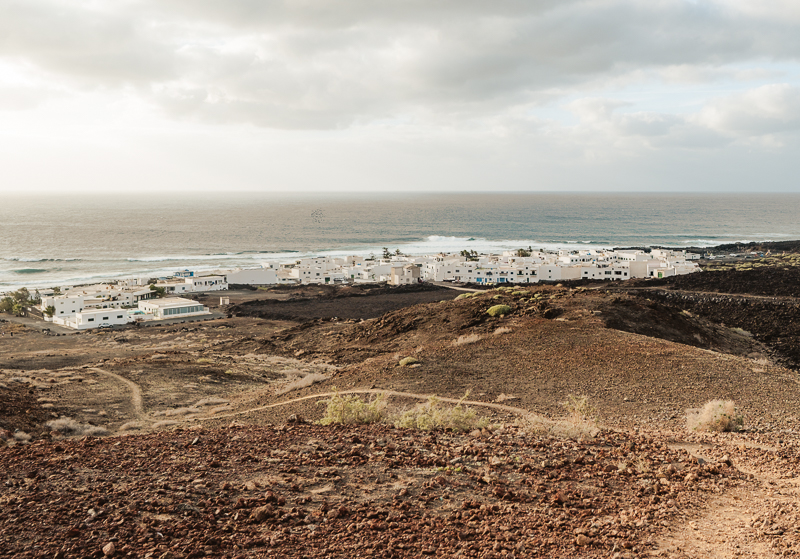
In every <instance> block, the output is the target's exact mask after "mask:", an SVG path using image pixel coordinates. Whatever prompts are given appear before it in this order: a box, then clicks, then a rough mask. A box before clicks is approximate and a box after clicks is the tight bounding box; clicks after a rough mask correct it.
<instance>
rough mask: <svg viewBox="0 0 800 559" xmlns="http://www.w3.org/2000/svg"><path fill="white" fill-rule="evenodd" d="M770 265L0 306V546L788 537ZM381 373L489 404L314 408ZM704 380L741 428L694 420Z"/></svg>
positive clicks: (283, 546) (396, 398)
mask: <svg viewBox="0 0 800 559" xmlns="http://www.w3.org/2000/svg"><path fill="white" fill-rule="evenodd" d="M780 268H781V269H780V270H779V269H777V268H775V269H773V273H772V274H770V273H769V269H768V268H763V267H762V268H758V269H754V270H740V271H736V270H731V271H726V272H717V273H713V274H711V273H709V274H697V275H694V276H684V277H680V278H669V279H668V280H664V281H661V282H659V283H656V282H638V283H637V282H628V283H625V284H613V285H612V284H574V285H570V284H565V285H535V286H528V287H524V288H521V287H517V288H514V289H507V290H489V291H477V292H473V291H464V290H461V291H458V290H447V289H443V288H438V287H434V286H424V287H419V286H413V288H412V289H409V288H406V289H403V290H391V289H387V288H385V287H376V288H366V289H352V288H351V289H344V290H342V289H337V288H334V287H329V286H324V287H320V288H317V287H304V288H300V289H297V290H290V289H286V288H279V289H274V290H269V291H249V292H246V291H245V292H240V293H238V294H232V301H233V302H234V305H233V306H231V307H229V308H228V309H226V310H227V312H228V314H229V318H223V319H221V320H215V321H211V322H198V323H191V322H187V323H185V324H176V325H170V326H161V327H152V328H130V329H126V330H114V331H97V332H91V333H82V334H75V335H68V336H58V337H54V336H47V335H45V334H44V333H42V332H39V331H37V330H35V329H31V328H27V327H25V326H23V325H20V324H9V323H4V324H3V325H2V327H3V329H4V330H6V331H9V332H10V331H11V330H13V331H14V336H13V338H12V337H11V336H4V337H2V338H0V401H1V402H2V406H0V484H2V485H0V505H2V509H0V510H2V512H3V514H2V515H0V557H63V558H67V557H159V558H169V557H173V558H188V557H206V556H208V557H229V558H233V557H344V556H348V557H358V556H363V557H375V556H381V557H383V556H385V557H419V556H423V555H429V556H436V557H456V556H458V557H648V556H662V557H681V558H682V557H698V558H699V557H779V556H796V555H798V554H800V506H799V505H798V503H799V500H798V483H797V480H798V475H797V469H798V464H800V456H798V453H800V437H798V432H799V431H798V429H800V398H798V397H797V396H798V384H800V383H799V379H798V370H797V369H798V366H797V364H798V361H797V355H798V353H797V348H798V339H797V332H796V327H797V316H796V311H797V301H796V299H795V297H796V294H795V293H794V291H792V290H793V289H794V288H795V287H796V276H794V275H791V274H792V273H793V271H792V270H790V269H789V268H790V267H789V266H781V267H780ZM793 282H794V285H793ZM458 295H462V296H461V297H460V298H457V296H458ZM464 295H468V296H466V297H465V296H464ZM498 304H502V305H506V306H507V307H508V310H507V311H506V312H505V313H504V314H503V315H502V316H494V317H493V316H490V315H489V314H487V312H486V311H487V309H488V308H490V307H491V306H494V305H498ZM348 309H350V314H348ZM408 357H413V361H412V360H408V361H405V363H407V365H406V366H400V364H399V363H400V361H401V360H402V359H404V358H408ZM381 393H382V394H384V395H385V396H387V401H388V412H389V413H390V414H394V416H397V414H402V413H403V411H404V410H409V409H412V408H413V407H414V406H415V405H416V404H417V403H418V402H424V401H425V400H426V399H427V397H428V396H429V395H433V394H435V395H437V396H438V397H439V398H440V400H441V401H442V402H444V404H445V405H451V404H452V403H453V402H457V401H459V400H460V401H462V405H463V406H467V407H468V408H470V409H472V410H474V411H475V413H476V414H477V415H478V416H483V417H485V418H486V421H485V422H484V423H483V424H485V425H486V426H484V427H480V426H476V427H475V428H471V429H469V430H467V431H466V432H456V431H454V430H452V429H437V430H434V431H425V430H419V429H408V428H400V427H396V426H394V425H393V424H392V422H391V421H389V422H388V423H387V424H381V425H366V426H365V425H346V426H337V425H329V426H323V425H319V424H316V423H315V422H316V421H317V420H318V419H320V418H321V417H322V416H323V414H324V413H325V406H321V405H319V402H321V401H325V400H327V399H330V398H331V397H332V395H334V394H354V395H360V396H361V397H362V398H364V399H369V398H375V397H377V395H378V394H381ZM570 395H584V396H586V397H587V401H588V402H589V403H590V407H591V409H587V410H584V412H583V414H582V415H581V414H579V415H580V417H577V418H576V417H575V414H574V413H572V415H570V409H569V406H565V405H564V402H566V401H569V397H570ZM712 399H724V400H734V401H735V402H736V405H737V408H738V412H737V413H740V414H741V415H742V417H743V421H744V428H743V429H742V430H741V431H740V432H736V433H705V432H695V431H691V430H687V428H686V417H687V409H690V408H698V407H700V406H702V405H703V404H704V403H705V402H707V401H709V400H712ZM573 412H574V410H573ZM594 421H596V422H597V424H598V425H599V430H598V429H595V428H594Z"/></svg>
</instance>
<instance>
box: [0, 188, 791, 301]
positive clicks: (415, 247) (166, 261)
mask: <svg viewBox="0 0 800 559" xmlns="http://www.w3.org/2000/svg"><path fill="white" fill-rule="evenodd" d="M788 239H800V194H684V193H681V194H628V193H624V194H623V193H613V194H612V193H609V194H588V193H568V194H554V193H479V194H475V193H433V194H418V193H414V194H383V195H378V194H336V195H333V194H319V193H316V194H296V195H287V194H282V195H274V194H272V195H271V194H261V193H259V194H255V193H226V194H206V193H201V194H188V193H187V194H181V195H162V194H158V193H152V192H143V193H140V194H128V193H124V194H117V193H111V192H109V193H107V194H102V195H45V194H42V195H36V196H33V195H25V196H16V195H12V196H8V195H6V196H3V197H2V198H0V291H8V290H12V289H16V288H18V287H22V286H27V287H29V288H41V287H52V286H56V285H59V286H64V285H78V284H82V283H90V282H97V281H100V280H107V279H118V278H129V277H147V278H150V277H163V276H166V275H170V274H172V273H173V272H175V271H178V270H184V269H190V270H195V271H210V270H217V269H231V268H235V267H254V266H258V265H259V264H260V263H261V262H287V261H292V260H295V259H298V258H302V257H306V256H312V255H333V256H336V255H350V254H354V255H369V254H375V255H378V256H379V255H380V254H381V253H382V251H383V247H386V248H388V249H389V250H390V251H392V252H394V251H395V250H396V249H399V250H400V251H401V252H403V253H405V254H412V255H418V254H433V253H438V252H460V251H461V250H463V249H469V250H476V251H477V252H501V251H503V250H511V249H517V248H520V247H529V246H531V247H533V248H547V249H558V248H573V249H575V248H583V247H598V248H612V247H621V246H653V245H665V246H672V247H678V248H680V247H687V246H699V247H707V246H714V245H718V244H723V243H734V242H747V241H765V240H774V241H779V240H788Z"/></svg>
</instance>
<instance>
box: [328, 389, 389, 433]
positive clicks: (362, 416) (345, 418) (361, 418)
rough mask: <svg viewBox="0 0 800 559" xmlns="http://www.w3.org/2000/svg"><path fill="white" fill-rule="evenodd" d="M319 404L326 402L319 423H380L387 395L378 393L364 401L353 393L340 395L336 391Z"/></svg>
mask: <svg viewBox="0 0 800 559" xmlns="http://www.w3.org/2000/svg"><path fill="white" fill-rule="evenodd" d="M319 403H320V404H327V408H326V409H325V415H324V416H323V417H322V419H320V420H319V423H320V425H333V424H343V425H362V424H367V423H380V422H382V421H384V420H385V419H386V406H387V397H386V395H385V394H378V395H377V396H376V397H375V398H373V399H372V400H370V401H368V402H365V401H364V400H362V399H361V398H360V397H358V396H356V395H355V394H348V395H345V396H342V395H341V394H339V393H338V392H337V393H336V394H334V395H333V396H332V397H331V398H329V399H328V400H322V401H320V402H319Z"/></svg>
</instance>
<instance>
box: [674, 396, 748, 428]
mask: <svg viewBox="0 0 800 559" xmlns="http://www.w3.org/2000/svg"><path fill="white" fill-rule="evenodd" d="M743 423H744V421H743V419H742V416H741V415H738V414H737V412H736V404H735V403H734V402H733V400H711V401H710V402H707V403H706V404H705V405H704V406H703V407H702V408H700V409H689V410H686V426H687V427H688V428H689V430H690V431H715V432H724V431H738V430H739V429H740V428H741V427H742V424H743Z"/></svg>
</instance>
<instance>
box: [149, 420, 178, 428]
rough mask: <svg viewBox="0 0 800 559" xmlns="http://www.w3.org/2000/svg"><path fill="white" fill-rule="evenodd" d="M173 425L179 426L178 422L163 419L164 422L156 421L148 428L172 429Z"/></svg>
mask: <svg viewBox="0 0 800 559" xmlns="http://www.w3.org/2000/svg"><path fill="white" fill-rule="evenodd" d="M173 425H180V421H171V420H169V419H165V420H164V421H156V422H155V423H153V424H152V425H151V426H150V427H152V428H153V429H160V428H161V427H172V426H173Z"/></svg>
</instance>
